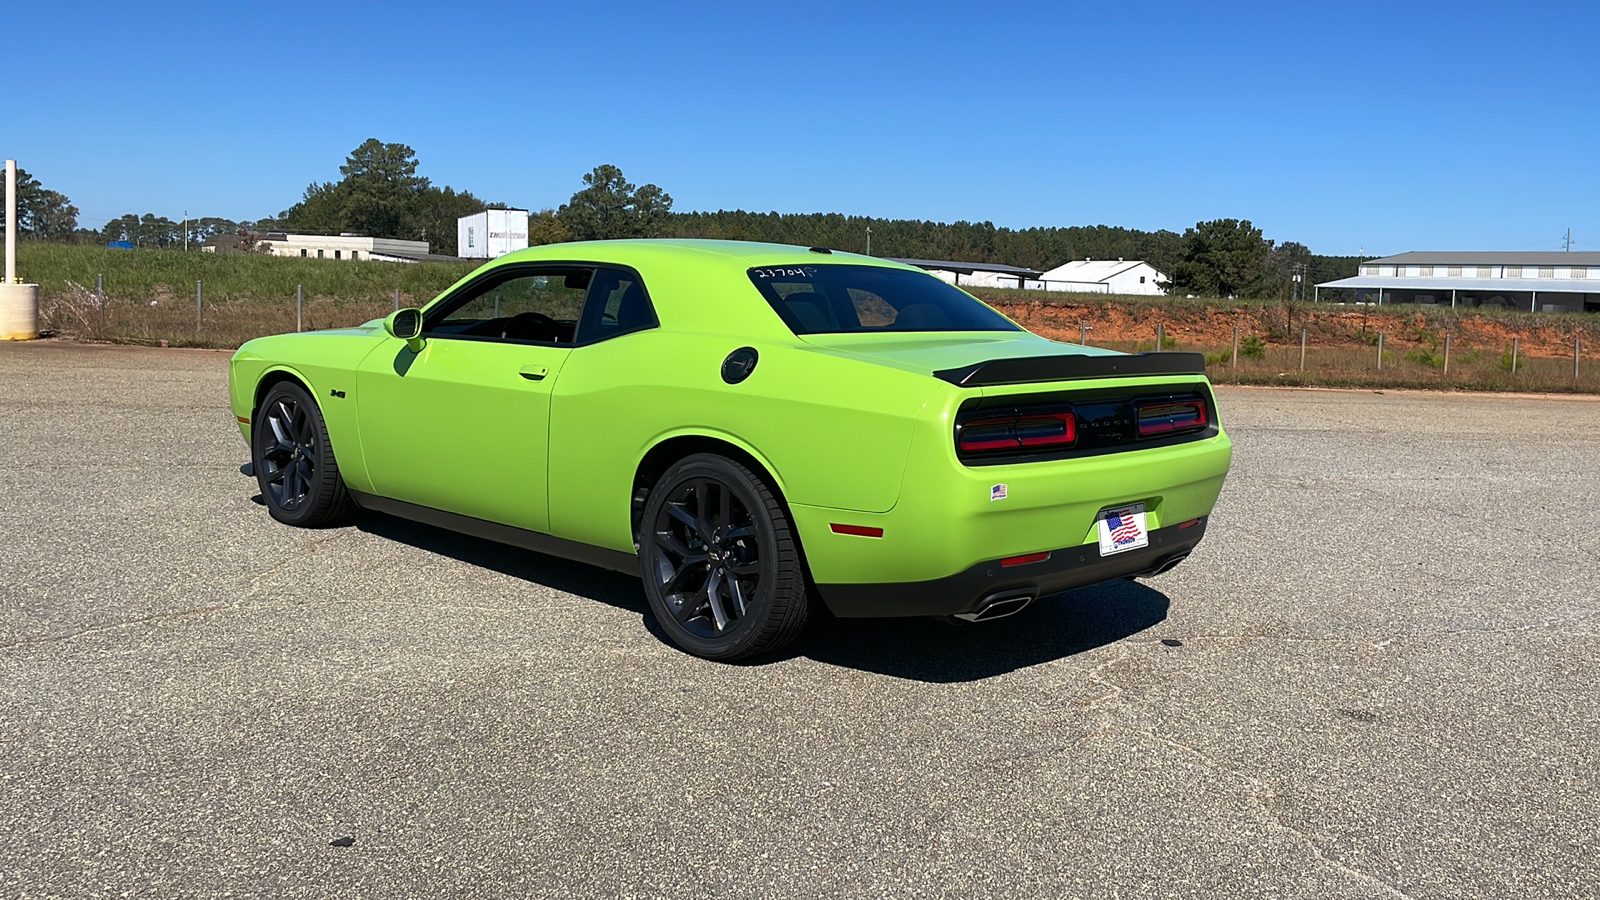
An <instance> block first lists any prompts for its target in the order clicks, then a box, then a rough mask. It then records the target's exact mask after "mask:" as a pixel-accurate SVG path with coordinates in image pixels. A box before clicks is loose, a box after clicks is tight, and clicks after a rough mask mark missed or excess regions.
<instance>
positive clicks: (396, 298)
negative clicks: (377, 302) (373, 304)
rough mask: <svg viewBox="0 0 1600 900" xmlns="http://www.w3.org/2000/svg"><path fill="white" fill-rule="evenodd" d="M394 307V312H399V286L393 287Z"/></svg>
mask: <svg viewBox="0 0 1600 900" xmlns="http://www.w3.org/2000/svg"><path fill="white" fill-rule="evenodd" d="M394 309H395V312H399V311H400V289H399V288H395V289H394Z"/></svg>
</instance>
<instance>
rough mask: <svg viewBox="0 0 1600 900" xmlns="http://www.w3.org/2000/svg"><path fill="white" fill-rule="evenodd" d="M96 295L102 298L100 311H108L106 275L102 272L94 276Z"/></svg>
mask: <svg viewBox="0 0 1600 900" xmlns="http://www.w3.org/2000/svg"><path fill="white" fill-rule="evenodd" d="M94 295H95V297H97V298H99V300H100V311H101V312H105V311H106V276H105V273H104V272H102V273H100V274H99V275H96V276H95V277H94Z"/></svg>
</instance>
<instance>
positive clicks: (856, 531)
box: [828, 522, 883, 538]
mask: <svg viewBox="0 0 1600 900" xmlns="http://www.w3.org/2000/svg"><path fill="white" fill-rule="evenodd" d="M828 527H829V528H832V529H833V533H834V534H853V535H855V536H857V537H875V538H881V537H883V529H882V528H869V527H867V526H865V525H844V524H841V523H839V522H834V523H833V524H831V525H829V526H828Z"/></svg>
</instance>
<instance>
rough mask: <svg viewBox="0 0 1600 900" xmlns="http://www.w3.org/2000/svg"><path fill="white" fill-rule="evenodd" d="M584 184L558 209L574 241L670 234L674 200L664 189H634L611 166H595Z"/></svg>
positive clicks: (649, 187)
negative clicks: (569, 200)
mask: <svg viewBox="0 0 1600 900" xmlns="http://www.w3.org/2000/svg"><path fill="white" fill-rule="evenodd" d="M583 183H584V188H583V189H582V190H580V191H578V192H577V193H576V194H573V195H572V200H571V202H569V203H567V204H565V205H563V206H562V207H561V208H560V209H558V210H556V219H558V220H559V221H560V223H561V224H562V225H564V226H565V227H566V229H567V230H568V232H570V233H571V235H572V238H573V239H574V240H579V241H591V240H607V239H611V238H642V237H662V236H665V235H666V234H668V233H669V232H670V229H671V220H670V213H671V212H672V197H670V196H669V195H668V194H667V192H666V191H663V190H662V189H661V188H659V187H656V186H655V185H653V184H646V185H643V186H640V187H635V186H633V185H632V184H629V183H628V180H627V179H626V178H624V177H623V175H622V170H621V169H619V168H617V167H616V166H612V165H602V166H596V167H595V169H594V171H593V172H590V173H589V174H587V175H585V176H583ZM529 240H530V242H531V241H532V235H531V234H530V235H529Z"/></svg>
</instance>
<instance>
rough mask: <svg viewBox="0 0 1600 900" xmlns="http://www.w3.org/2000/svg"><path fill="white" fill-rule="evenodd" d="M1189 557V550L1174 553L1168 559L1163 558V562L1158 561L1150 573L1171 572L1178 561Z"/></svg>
mask: <svg viewBox="0 0 1600 900" xmlns="http://www.w3.org/2000/svg"><path fill="white" fill-rule="evenodd" d="M1188 558H1189V551H1187V550H1185V551H1183V552H1182V553H1174V554H1172V555H1171V556H1169V557H1167V558H1166V559H1163V560H1162V561H1161V562H1159V563H1156V567H1155V568H1154V569H1151V570H1150V574H1151V575H1160V574H1161V573H1162V572H1170V571H1172V569H1173V568H1174V567H1175V566H1177V565H1178V563H1181V562H1183V561H1184V560H1186V559H1188Z"/></svg>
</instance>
